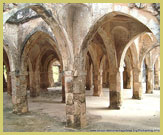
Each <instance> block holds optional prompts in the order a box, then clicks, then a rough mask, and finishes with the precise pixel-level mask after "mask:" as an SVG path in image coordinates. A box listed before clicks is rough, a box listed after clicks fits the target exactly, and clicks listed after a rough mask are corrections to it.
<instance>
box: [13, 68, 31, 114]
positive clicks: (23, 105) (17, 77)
mask: <svg viewBox="0 0 163 135" xmlns="http://www.w3.org/2000/svg"><path fill="white" fill-rule="evenodd" d="M10 75H11V82H12V103H13V113H16V114H24V113H26V112H28V102H27V80H26V76H27V72H25V73H20V72H19V71H13V72H10Z"/></svg>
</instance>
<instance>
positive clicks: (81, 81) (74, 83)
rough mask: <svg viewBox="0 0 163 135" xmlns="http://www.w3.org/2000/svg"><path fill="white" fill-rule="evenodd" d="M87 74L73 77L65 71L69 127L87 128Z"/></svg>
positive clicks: (70, 72)
mask: <svg viewBox="0 0 163 135" xmlns="http://www.w3.org/2000/svg"><path fill="white" fill-rule="evenodd" d="M85 78H86V72H82V71H80V73H77V75H76V76H73V72H72V71H65V91H66V119H67V126H68V127H73V128H82V127H85V126H86V102H85V81H86V79H85Z"/></svg>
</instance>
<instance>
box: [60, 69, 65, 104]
mask: <svg viewBox="0 0 163 135" xmlns="http://www.w3.org/2000/svg"><path fill="white" fill-rule="evenodd" d="M61 78H62V103H65V101H66V98H65V74H64V72H62V75H61Z"/></svg>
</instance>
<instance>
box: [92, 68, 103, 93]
mask: <svg viewBox="0 0 163 135" xmlns="http://www.w3.org/2000/svg"><path fill="white" fill-rule="evenodd" d="M93 85H94V91H93V96H101V95H102V71H98V70H97V71H94V72H93Z"/></svg>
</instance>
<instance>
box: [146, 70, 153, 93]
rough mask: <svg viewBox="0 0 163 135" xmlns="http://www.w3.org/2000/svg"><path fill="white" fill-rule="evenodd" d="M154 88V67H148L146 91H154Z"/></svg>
mask: <svg viewBox="0 0 163 135" xmlns="http://www.w3.org/2000/svg"><path fill="white" fill-rule="evenodd" d="M153 90H154V69H153V68H147V70H146V93H153Z"/></svg>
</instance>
